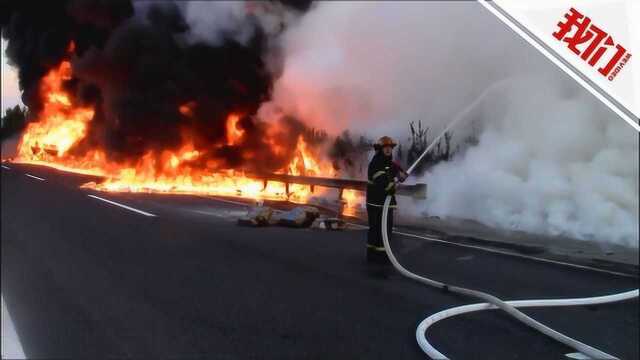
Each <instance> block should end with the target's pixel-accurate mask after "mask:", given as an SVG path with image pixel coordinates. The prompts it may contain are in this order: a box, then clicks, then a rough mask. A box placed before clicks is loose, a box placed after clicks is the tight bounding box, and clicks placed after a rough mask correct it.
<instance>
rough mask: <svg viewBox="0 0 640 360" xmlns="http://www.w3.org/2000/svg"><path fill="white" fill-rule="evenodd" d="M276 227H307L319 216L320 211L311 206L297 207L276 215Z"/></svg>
mask: <svg viewBox="0 0 640 360" xmlns="http://www.w3.org/2000/svg"><path fill="white" fill-rule="evenodd" d="M278 216H279V218H280V220H279V221H278V225H282V226H289V227H309V226H311V224H312V223H313V221H314V220H315V219H317V218H318V217H319V216H320V211H319V210H318V209H317V208H315V207H313V206H297V207H295V208H293V209H292V210H289V211H285V212H283V213H280V214H278Z"/></svg>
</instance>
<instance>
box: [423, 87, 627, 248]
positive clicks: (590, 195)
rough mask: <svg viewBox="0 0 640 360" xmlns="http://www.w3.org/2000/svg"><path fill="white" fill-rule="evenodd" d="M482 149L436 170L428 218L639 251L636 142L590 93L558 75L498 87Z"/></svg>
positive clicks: (430, 178)
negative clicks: (573, 88)
mask: <svg viewBox="0 0 640 360" xmlns="http://www.w3.org/2000/svg"><path fill="white" fill-rule="evenodd" d="M486 97H487V98H488V99H490V100H487V101H491V104H492V106H491V107H487V106H484V107H483V109H474V110H471V112H470V113H471V114H475V115H476V116H479V117H481V118H482V120H483V123H484V124H485V128H484V130H483V131H482V134H481V136H480V139H479V140H480V141H479V143H478V145H477V146H475V147H472V148H470V149H468V151H467V152H466V153H464V154H463V155H461V156H459V157H457V158H455V159H454V160H453V161H451V162H448V163H442V164H439V165H437V166H436V167H434V168H433V169H432V170H431V171H430V172H429V173H428V174H426V175H425V176H424V178H423V179H422V181H426V182H428V183H429V185H430V198H429V201H427V202H426V203H425V204H424V205H425V208H426V210H427V212H428V213H429V214H432V215H439V216H442V217H447V216H452V217H457V218H467V219H475V220H477V221H480V222H482V223H484V224H487V225H490V226H496V227H501V228H507V229H515V230H523V231H528V232H534V233H543V234H549V235H565V236H571V237H574V238H578V239H595V240H603V241H610V242H615V243H619V244H624V245H627V246H632V247H638V195H639V194H638V170H639V169H638V137H637V134H635V133H634V131H633V129H632V128H631V127H629V126H628V125H627V124H626V123H624V121H622V120H621V119H619V118H617V116H616V115H614V114H612V113H611V112H610V111H609V110H608V109H607V108H605V107H604V105H601V104H599V103H597V102H596V101H594V99H593V98H592V97H591V95H590V94H580V95H577V96H569V97H567V96H564V94H563V93H562V92H561V91H560V90H559V87H557V86H554V81H553V80H550V79H544V80H541V79H537V78H518V79H513V80H511V81H508V82H505V83H502V84H500V85H499V86H496V87H493V88H492V89H491V90H490V91H489V93H488V94H487V95H486Z"/></svg>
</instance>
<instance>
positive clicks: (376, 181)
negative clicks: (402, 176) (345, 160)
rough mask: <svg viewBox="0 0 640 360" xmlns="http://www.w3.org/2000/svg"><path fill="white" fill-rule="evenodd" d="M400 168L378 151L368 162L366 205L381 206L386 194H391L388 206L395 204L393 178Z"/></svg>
mask: <svg viewBox="0 0 640 360" xmlns="http://www.w3.org/2000/svg"><path fill="white" fill-rule="evenodd" d="M400 171H402V168H401V167H400V166H399V165H398V164H396V163H395V162H393V161H392V160H391V157H390V156H385V155H384V154H383V153H382V151H378V152H377V153H376V154H375V155H374V156H373V159H371V162H370V163H369V170H368V174H367V178H368V184H367V205H371V206H377V207H382V206H383V205H384V200H385V198H386V197H387V195H392V198H391V204H390V206H392V207H395V206H396V197H395V183H394V181H393V180H394V178H395V177H396V176H398V173H399V172H400Z"/></svg>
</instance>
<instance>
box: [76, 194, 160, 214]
mask: <svg viewBox="0 0 640 360" xmlns="http://www.w3.org/2000/svg"><path fill="white" fill-rule="evenodd" d="M87 196H89V197H90V198H94V199H98V200H100V201H104V202H106V203H109V204H111V205H115V206H119V207H121V208H123V209H127V210H129V211H133V212H136V213H138V214H142V215H144V216H157V215H155V214H152V213H148V212H146V211H142V210H138V209H136V208H132V207H131V206H127V205H124V204H120V203H117V202H115V201H111V200H107V199H103V198H101V197H99V196H95V195H87Z"/></svg>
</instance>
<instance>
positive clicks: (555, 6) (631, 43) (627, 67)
mask: <svg viewBox="0 0 640 360" xmlns="http://www.w3.org/2000/svg"><path fill="white" fill-rule="evenodd" d="M479 2H480V4H481V5H482V6H484V7H485V8H486V9H487V10H489V11H490V12H491V13H492V14H494V15H495V16H497V17H498V18H499V19H500V20H501V21H502V22H504V23H505V24H506V25H507V26H509V27H510V28H511V29H513V30H514V31H515V32H516V33H517V34H518V35H520V36H522V37H523V38H524V39H525V40H526V41H527V42H528V43H529V44H531V45H532V46H533V47H535V48H536V49H538V50H539V51H540V52H541V53H542V54H543V55H545V56H546V57H547V58H548V59H549V60H550V61H552V62H553V63H554V64H556V65H557V66H558V67H560V68H561V69H562V70H563V71H565V72H566V73H567V74H569V75H570V76H571V77H572V78H573V79H575V80H576V81H577V82H578V83H580V85H582V86H583V87H585V88H586V89H587V90H588V91H589V92H591V93H592V94H593V95H594V96H595V97H597V98H598V99H599V100H600V101H602V102H603V103H604V104H605V105H607V106H608V107H609V108H610V109H611V110H613V111H614V112H615V113H616V114H618V115H619V116H620V117H621V118H622V119H624V120H625V121H626V122H627V123H629V125H631V126H632V127H633V128H634V129H636V130H637V131H640V125H639V122H640V21H637V19H636V21H633V19H632V18H633V17H634V14H635V17H636V18H637V16H638V14H640V0H571V1H569V0H530V1H523V0H493V1H486V0H479Z"/></svg>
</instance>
